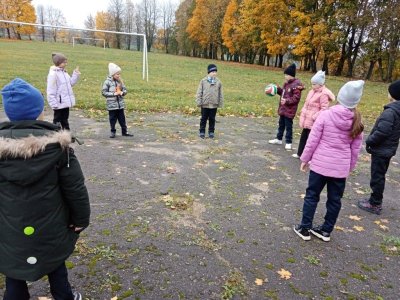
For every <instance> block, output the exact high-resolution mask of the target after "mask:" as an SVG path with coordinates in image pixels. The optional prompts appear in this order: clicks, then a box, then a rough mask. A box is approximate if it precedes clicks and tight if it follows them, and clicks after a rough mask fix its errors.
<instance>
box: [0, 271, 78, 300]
mask: <svg viewBox="0 0 400 300" xmlns="http://www.w3.org/2000/svg"><path fill="white" fill-rule="evenodd" d="M47 276H48V277H49V283H50V292H51V295H52V296H53V297H54V300H73V299H74V295H73V294H72V290H71V285H70V284H69V281H68V272H67V268H66V267H65V263H63V264H62V265H61V266H59V267H58V268H57V269H55V270H54V271H53V272H51V273H49V274H47ZM29 296H30V295H29V292H28V286H27V284H26V281H25V280H17V279H12V278H9V277H6V291H5V294H4V298H3V300H29Z"/></svg>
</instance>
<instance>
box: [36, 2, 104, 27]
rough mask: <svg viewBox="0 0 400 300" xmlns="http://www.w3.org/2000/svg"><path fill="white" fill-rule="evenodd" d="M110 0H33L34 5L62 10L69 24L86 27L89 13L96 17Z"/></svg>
mask: <svg viewBox="0 0 400 300" xmlns="http://www.w3.org/2000/svg"><path fill="white" fill-rule="evenodd" d="M109 2H110V1H109V0H95V1H93V0H91V1H89V0H33V1H32V5H33V6H34V7H35V9H36V7H37V6H38V5H43V6H45V7H46V6H49V5H50V6H53V7H55V8H58V9H59V10H61V11H62V13H63V15H64V17H65V19H66V20H67V24H68V25H69V26H72V27H75V28H84V22H85V20H86V18H87V16H88V15H90V14H92V16H93V17H94V16H95V15H96V12H98V11H106V10H107V8H108V3H109Z"/></svg>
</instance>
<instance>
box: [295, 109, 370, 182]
mask: <svg viewBox="0 0 400 300" xmlns="http://www.w3.org/2000/svg"><path fill="white" fill-rule="evenodd" d="M353 116H354V113H353V111H352V110H350V109H348V108H345V107H344V106H342V105H341V104H337V105H334V106H332V107H331V108H329V109H327V110H324V111H322V112H321V113H320V114H319V117H318V119H317V120H316V121H315V123H314V125H313V127H312V129H311V132H310V135H309V137H308V140H307V144H306V146H305V148H304V151H303V154H302V155H301V157H300V159H301V161H302V162H305V163H310V170H312V171H314V172H316V173H318V174H321V175H323V176H327V177H334V178H346V177H347V176H349V174H350V172H351V171H352V170H353V169H354V168H355V166H356V162H357V159H358V155H359V153H360V150H361V145H362V139H363V134H362V133H361V134H359V135H358V136H357V137H356V138H355V139H352V138H351V137H350V136H349V133H350V130H351V125H352V122H353Z"/></svg>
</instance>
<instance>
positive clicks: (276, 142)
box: [268, 139, 282, 145]
mask: <svg viewBox="0 0 400 300" xmlns="http://www.w3.org/2000/svg"><path fill="white" fill-rule="evenodd" d="M268 143H269V144H273V145H282V140H278V139H273V140H269V141H268Z"/></svg>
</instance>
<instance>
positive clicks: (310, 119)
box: [292, 71, 335, 158]
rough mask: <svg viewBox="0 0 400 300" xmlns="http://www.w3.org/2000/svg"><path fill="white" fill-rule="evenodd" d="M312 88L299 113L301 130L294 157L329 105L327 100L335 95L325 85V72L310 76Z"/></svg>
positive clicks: (299, 152) (299, 153)
mask: <svg viewBox="0 0 400 300" xmlns="http://www.w3.org/2000/svg"><path fill="white" fill-rule="evenodd" d="M311 85H312V89H311V91H309V92H308V95H307V99H306V101H305V103H304V106H303V108H302V109H301V113H300V127H301V128H303V130H302V132H301V137H300V142H299V147H298V149H297V154H296V153H295V154H293V155H292V156H293V157H294V158H300V156H301V155H302V154H303V150H304V147H305V145H306V143H307V139H308V136H309V134H310V131H311V127H312V126H313V124H314V122H315V120H316V119H317V117H318V115H319V113H320V112H321V111H322V110H325V109H327V108H328V107H329V102H330V101H334V100H335V95H334V94H333V93H332V92H331V91H330V90H329V89H328V88H327V87H326V86H325V72H324V71H318V72H317V73H316V74H315V75H314V76H313V77H312V78H311Z"/></svg>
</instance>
